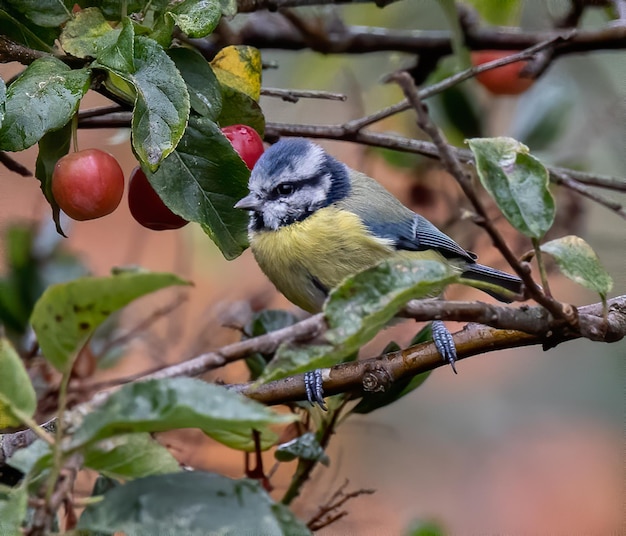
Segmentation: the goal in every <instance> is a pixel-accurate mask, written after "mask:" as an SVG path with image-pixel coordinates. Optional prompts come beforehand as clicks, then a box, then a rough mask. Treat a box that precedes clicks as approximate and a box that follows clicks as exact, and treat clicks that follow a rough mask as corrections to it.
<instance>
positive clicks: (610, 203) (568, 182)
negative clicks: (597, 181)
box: [550, 170, 626, 219]
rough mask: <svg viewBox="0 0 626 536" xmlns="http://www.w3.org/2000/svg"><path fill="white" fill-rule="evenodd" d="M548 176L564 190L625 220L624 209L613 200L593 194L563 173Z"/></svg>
mask: <svg viewBox="0 0 626 536" xmlns="http://www.w3.org/2000/svg"><path fill="white" fill-rule="evenodd" d="M550 175H551V177H552V179H553V182H556V184H560V185H561V186H565V187H566V188H569V189H570V190H573V191H574V192H577V193H579V194H580V195H582V196H584V197H586V198H588V199H591V200H592V201H595V202H596V203H598V204H600V205H603V206H605V207H606V208H608V209H609V210H612V211H613V212H615V214H617V215H618V216H620V217H621V218H624V219H626V209H624V206H623V205H622V204H621V203H618V202H617V201H615V200H613V199H610V198H608V197H605V196H603V195H600V194H598V193H596V192H594V191H593V190H592V189H591V188H589V187H587V186H585V185H583V184H580V183H579V182H577V181H575V180H573V179H571V178H569V177H568V176H567V175H566V174H565V173H559V172H557V171H554V170H552V172H551V174H550Z"/></svg>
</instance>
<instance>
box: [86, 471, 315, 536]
mask: <svg viewBox="0 0 626 536" xmlns="http://www.w3.org/2000/svg"><path fill="white" fill-rule="evenodd" d="M78 528H79V529H88V530H92V531H103V532H105V533H107V534H112V533H113V532H124V533H126V534H132V535H133V536H155V535H156V536H158V535H162V536H165V535H166V534H184V535H185V536H205V535H207V534H220V535H223V536H235V535H238V534H263V535H285V536H300V535H308V534H310V532H309V530H308V529H307V528H306V526H305V525H304V524H303V523H302V522H300V521H299V520H298V519H296V517H294V515H293V514H292V513H291V511H290V510H289V509H288V508H287V507H286V506H284V505H282V504H278V503H275V502H274V501H273V500H272V498H271V497H270V496H269V495H268V494H267V493H266V492H265V491H264V490H263V489H262V487H261V485H260V484H259V483H258V482H256V481H253V480H232V479H230V478H226V477H224V476H220V475H212V474H208V473H203V472H199V471H194V472H182V473H174V474H170V475H160V476H150V477H146V478H141V479H138V480H133V481H132V482H129V483H127V484H125V485H122V486H118V487H116V488H113V489H112V490H110V491H108V492H107V493H106V494H105V495H104V499H103V500H102V501H101V502H99V503H96V504H92V505H90V506H88V507H87V508H86V509H85V511H84V513H83V515H82V516H81V518H80V521H79V523H78Z"/></svg>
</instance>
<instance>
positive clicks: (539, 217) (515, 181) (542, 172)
mask: <svg viewBox="0 0 626 536" xmlns="http://www.w3.org/2000/svg"><path fill="white" fill-rule="evenodd" d="M468 144H469V146H470V149H471V150H472V152H473V153H474V158H475V160H476V171H477V172H478V177H479V178H480V181H481V183H482V184H483V186H484V187H485V189H486V190H487V191H488V192H489V193H490V194H491V196H492V197H493V198H494V199H495V201H496V203H497V204H498V207H499V208H500V210H501V211H502V213H503V214H504V216H505V218H506V219H507V220H508V221H509V222H510V223H511V225H513V226H514V227H515V228H516V229H517V230H518V231H520V232H521V233H523V234H525V235H526V236H528V237H530V238H536V239H539V238H541V237H542V236H543V235H544V234H545V233H546V232H547V231H548V229H550V227H551V226H552V222H553V221H554V214H555V205H554V199H553V197H552V194H551V193H550V190H549V188H548V184H549V177H548V171H547V170H546V168H545V167H544V166H543V164H542V163H541V162H540V161H539V160H537V159H536V158H535V157H534V156H532V155H531V154H529V152H528V147H526V146H525V145H523V144H521V143H520V142H518V141H517V140H514V139H513V138H474V139H471V140H468Z"/></svg>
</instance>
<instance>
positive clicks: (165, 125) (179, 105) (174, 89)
mask: <svg viewBox="0 0 626 536" xmlns="http://www.w3.org/2000/svg"><path fill="white" fill-rule="evenodd" d="M135 66H136V69H137V70H136V71H135V72H134V73H133V74H132V75H131V76H128V75H124V74H123V73H118V74H119V75H120V76H121V77H122V78H125V76H128V80H129V81H130V82H131V83H132V84H133V86H135V89H136V90H137V101H136V102H135V110H134V112H133V120H132V138H133V148H134V149H135V152H136V153H137V155H138V156H139V159H140V161H141V162H142V163H144V164H146V165H147V166H148V167H149V168H150V169H151V170H153V171H154V170H155V169H156V168H157V167H158V165H159V164H160V163H161V162H162V160H163V159H164V158H165V157H166V156H167V155H168V154H170V153H171V152H172V151H173V150H174V149H176V146H177V145H178V142H179V141H180V139H181V138H182V136H183V134H184V132H185V126H186V125H187V120H188V118H189V93H187V86H186V85H185V81H184V80H183V77H182V76H181V75H180V73H179V72H178V69H176V66H175V65H174V62H173V61H172V60H171V59H170V58H169V56H168V55H167V54H166V53H165V51H164V50H163V49H162V48H161V47H160V46H159V45H158V44H157V43H156V42H155V41H153V40H152V39H148V38H147V37H142V36H138V37H135Z"/></svg>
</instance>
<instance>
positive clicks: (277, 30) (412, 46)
mask: <svg viewBox="0 0 626 536" xmlns="http://www.w3.org/2000/svg"><path fill="white" fill-rule="evenodd" d="M261 15H262V16H263V17H264V21H263V23H262V24H261V23H260V21H259V20H258V18H256V16H255V17H252V19H251V20H250V21H249V22H248V23H247V24H245V25H244V26H243V27H242V28H241V29H240V30H239V31H238V32H236V31H233V32H229V35H228V36H222V37H224V43H223V44H241V43H244V44H247V45H252V46H255V47H257V48H261V49H266V48H273V49H282V50H303V49H311V50H313V51H316V52H322V53H324V54H363V53H368V52H382V51H395V52H406V53H408V54H423V53H427V54H434V55H438V56H446V55H448V54H451V53H452V44H451V36H450V33H449V32H446V31H428V30H390V29H388V28H377V27H369V26H368V27H365V26H343V27H341V28H337V29H335V28H333V29H331V30H329V32H328V34H327V35H326V36H325V38H324V39H322V40H318V41H316V40H312V39H311V36H310V35H309V36H305V35H303V34H302V33H301V32H298V31H297V30H296V29H295V28H294V27H293V26H288V25H285V24H284V22H283V21H280V15H268V14H259V16H261ZM272 19H274V21H275V23H272ZM562 33H563V32H562V30H558V29H557V30H549V31H512V30H511V28H508V27H502V28H501V27H494V26H491V27H484V28H483V27H476V28H468V29H467V31H466V34H465V44H466V46H467V47H468V48H469V49H471V50H485V49H498V50H522V49H525V48H529V47H532V46H534V45H537V44H539V43H542V42H544V41H550V40H553V39H554V38H555V37H558V36H559V35H562ZM623 48H626V27H623V26H607V27H605V28H602V29H600V30H575V32H574V34H573V37H572V38H571V39H569V40H568V41H566V42H563V43H560V44H558V45H557V46H555V48H554V55H555V56H560V55H565V54H572V53H576V52H584V51H590V50H619V49H623Z"/></svg>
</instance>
